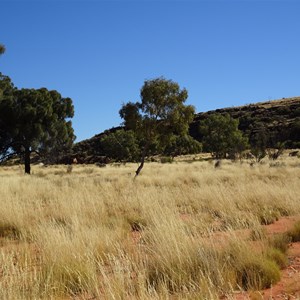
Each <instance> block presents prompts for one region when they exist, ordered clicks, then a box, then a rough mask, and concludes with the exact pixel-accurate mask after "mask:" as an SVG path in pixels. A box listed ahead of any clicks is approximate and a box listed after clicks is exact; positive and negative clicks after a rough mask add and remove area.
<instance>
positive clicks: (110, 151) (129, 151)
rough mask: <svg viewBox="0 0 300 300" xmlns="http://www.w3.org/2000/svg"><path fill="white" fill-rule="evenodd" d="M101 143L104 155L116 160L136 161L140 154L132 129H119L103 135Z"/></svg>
mask: <svg viewBox="0 0 300 300" xmlns="http://www.w3.org/2000/svg"><path fill="white" fill-rule="evenodd" d="M101 145H102V147H103V150H104V153H105V155H106V156H107V157H109V158H112V159H114V160H117V161H136V160H137V159H138V158H139V155H140V151H139V145H138V141H137V139H136V137H135V134H134V132H133V131H132V130H128V131H125V130H123V129H121V130H117V131H116V132H113V133H109V134H108V135H104V136H103V137H102V138H101Z"/></svg>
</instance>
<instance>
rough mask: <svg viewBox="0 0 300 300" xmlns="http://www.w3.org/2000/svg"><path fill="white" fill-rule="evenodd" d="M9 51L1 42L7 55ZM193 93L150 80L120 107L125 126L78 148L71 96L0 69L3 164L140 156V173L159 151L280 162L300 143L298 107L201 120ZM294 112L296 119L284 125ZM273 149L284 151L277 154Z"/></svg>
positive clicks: (214, 115)
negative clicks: (20, 83)
mask: <svg viewBox="0 0 300 300" xmlns="http://www.w3.org/2000/svg"><path fill="white" fill-rule="evenodd" d="M4 52H5V47H4V46H3V45H1V44H0V54H3V53H4ZM187 98H188V91H187V90H186V89H185V88H180V86H179V84H178V83H176V82H174V81H172V80H167V79H165V78H163V77H159V78H155V79H151V80H146V81H145V82H144V85H143V86H142V88H141V92H140V101H137V102H127V103H125V104H123V105H122V106H121V109H120V111H119V114H120V116H121V118H122V119H123V121H124V122H123V124H122V126H121V127H119V128H115V129H113V130H107V131H105V132H104V133H103V134H100V135H98V136H96V137H95V138H92V139H90V140H89V141H84V142H81V143H78V144H76V145H74V146H73V142H74V140H75V135H74V131H73V128H72V123H71V118H72V117H73V115H74V107H73V104H72V100H71V99H70V98H63V97H62V96H61V95H60V93H58V92H57V91H49V90H47V89H46V88H40V89H17V88H16V87H15V86H14V85H13V83H12V81H11V79H10V78H9V77H8V76H5V75H3V74H1V73H0V161H4V160H6V159H8V158H9V157H13V156H15V155H18V156H19V157H21V159H22V161H24V165H25V172H26V173H30V162H31V154H32V153H36V154H37V155H41V156H43V157H44V158H45V159H46V160H47V161H48V162H50V163H55V162H59V161H60V162H70V161H71V160H72V157H74V158H75V157H76V159H77V160H78V161H79V162H97V161H98V162H107V161H109V160H110V161H121V162H127V161H134V162H139V166H138V168H137V170H136V176H137V175H139V173H140V172H141V170H142V168H143V166H144V162H145V159H146V158H149V157H151V156H154V155H163V156H168V157H170V159H171V160H172V159H173V158H174V157H175V156H178V155H185V154H195V153H199V152H201V151H206V152H210V153H211V154H212V156H213V157H214V158H216V159H222V158H230V159H236V158H239V157H240V158H241V157H242V155H243V152H244V151H245V150H246V149H251V153H252V154H253V155H254V156H255V158H256V160H257V161H259V160H261V159H262V158H264V157H265V156H266V155H267V154H268V155H269V157H272V158H273V159H276V158H277V157H278V156H279V155H280V154H281V152H282V149H284V148H285V147H287V146H298V147H300V142H299V141H300V108H299V107H296V108H295V107H294V108H295V109H293V110H292V111H291V110H290V108H288V107H284V106H282V107H279V108H276V109H269V110H263V111H262V108H260V107H254V108H253V107H249V109H248V110H247V111H241V109H239V108H233V109H231V110H227V111H226V110H224V109H223V110H217V111H215V112H213V113H209V114H206V115H205V117H203V115H202V117H201V118H202V119H200V120H196V121H197V122H195V119H197V118H198V117H197V116H196V117H195V109H194V107H193V106H191V105H186V104H185V102H186V100H187ZM243 109H244V108H243ZM243 109H242V110H243ZM229 112H230V113H229ZM261 115H263V118H262V117H261ZM287 115H289V116H290V115H292V116H293V117H294V119H295V122H293V123H292V124H291V123H288V122H287V123H288V126H285V127H284V126H283V125H282V124H285V123H284V121H285V120H286V116H287ZM274 124H275V125H276V124H277V125H276V126H275V125H274ZM270 128H272V129H270ZM282 128H286V129H284V130H282ZM295 141H296V142H295ZM297 142H299V144H297ZM72 146H73V148H72ZM270 147H273V148H276V149H277V150H276V151H273V152H270V151H269V150H268V148H270Z"/></svg>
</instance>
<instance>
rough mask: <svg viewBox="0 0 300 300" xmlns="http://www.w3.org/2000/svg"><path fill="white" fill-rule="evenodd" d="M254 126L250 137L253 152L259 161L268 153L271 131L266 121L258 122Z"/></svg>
mask: <svg viewBox="0 0 300 300" xmlns="http://www.w3.org/2000/svg"><path fill="white" fill-rule="evenodd" d="M254 127H255V130H254V131H253V133H252V135H251V138H250V145H251V153H252V154H253V155H254V156H255V158H256V161H257V162H259V161H261V160H262V159H263V158H264V157H265V156H266V155H267V146H268V136H269V132H268V130H267V128H266V126H265V124H264V123H261V122H258V123H256V124H255V126H254Z"/></svg>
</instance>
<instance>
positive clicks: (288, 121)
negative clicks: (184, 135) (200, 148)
mask: <svg viewBox="0 0 300 300" xmlns="http://www.w3.org/2000/svg"><path fill="white" fill-rule="evenodd" d="M216 113H218V114H223V115H224V114H229V115H230V116H231V117H233V118H235V119H239V121H240V124H239V129H240V130H241V131H243V132H244V133H245V134H247V135H248V136H249V138H250V141H251V138H252V137H253V135H254V133H255V132H257V131H258V130H262V128H263V129H264V130H265V131H266V133H267V135H268V136H269V137H270V139H269V141H268V143H269V146H270V147H274V146H275V145H276V143H277V142H285V143H286V147H287V148H293V147H299V146H300V97H293V98H283V99H281V100H273V101H268V102H259V103H255V104H249V105H243V106H237V107H230V108H223V109H217V110H212V111H208V112H204V113H198V114H196V115H195V118H194V121H193V123H192V124H191V125H190V135H191V136H192V137H194V138H195V139H197V140H199V141H201V140H202V136H201V135H200V133H199V130H198V128H199V123H200V122H201V121H202V120H204V119H205V118H207V117H208V116H209V115H211V114H216Z"/></svg>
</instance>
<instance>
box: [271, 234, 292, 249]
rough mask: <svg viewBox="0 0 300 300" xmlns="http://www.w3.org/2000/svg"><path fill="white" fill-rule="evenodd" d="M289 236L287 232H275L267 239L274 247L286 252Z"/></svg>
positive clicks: (289, 240)
mask: <svg viewBox="0 0 300 300" xmlns="http://www.w3.org/2000/svg"><path fill="white" fill-rule="evenodd" d="M290 242H291V237H290V236H289V235H288V234H285V233H282V234H276V235H274V236H272V237H271V238H270V239H269V245H270V246H271V247H273V248H275V249H278V250H279V251H281V252H282V253H286V252H287V250H288V248H289V243H290Z"/></svg>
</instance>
